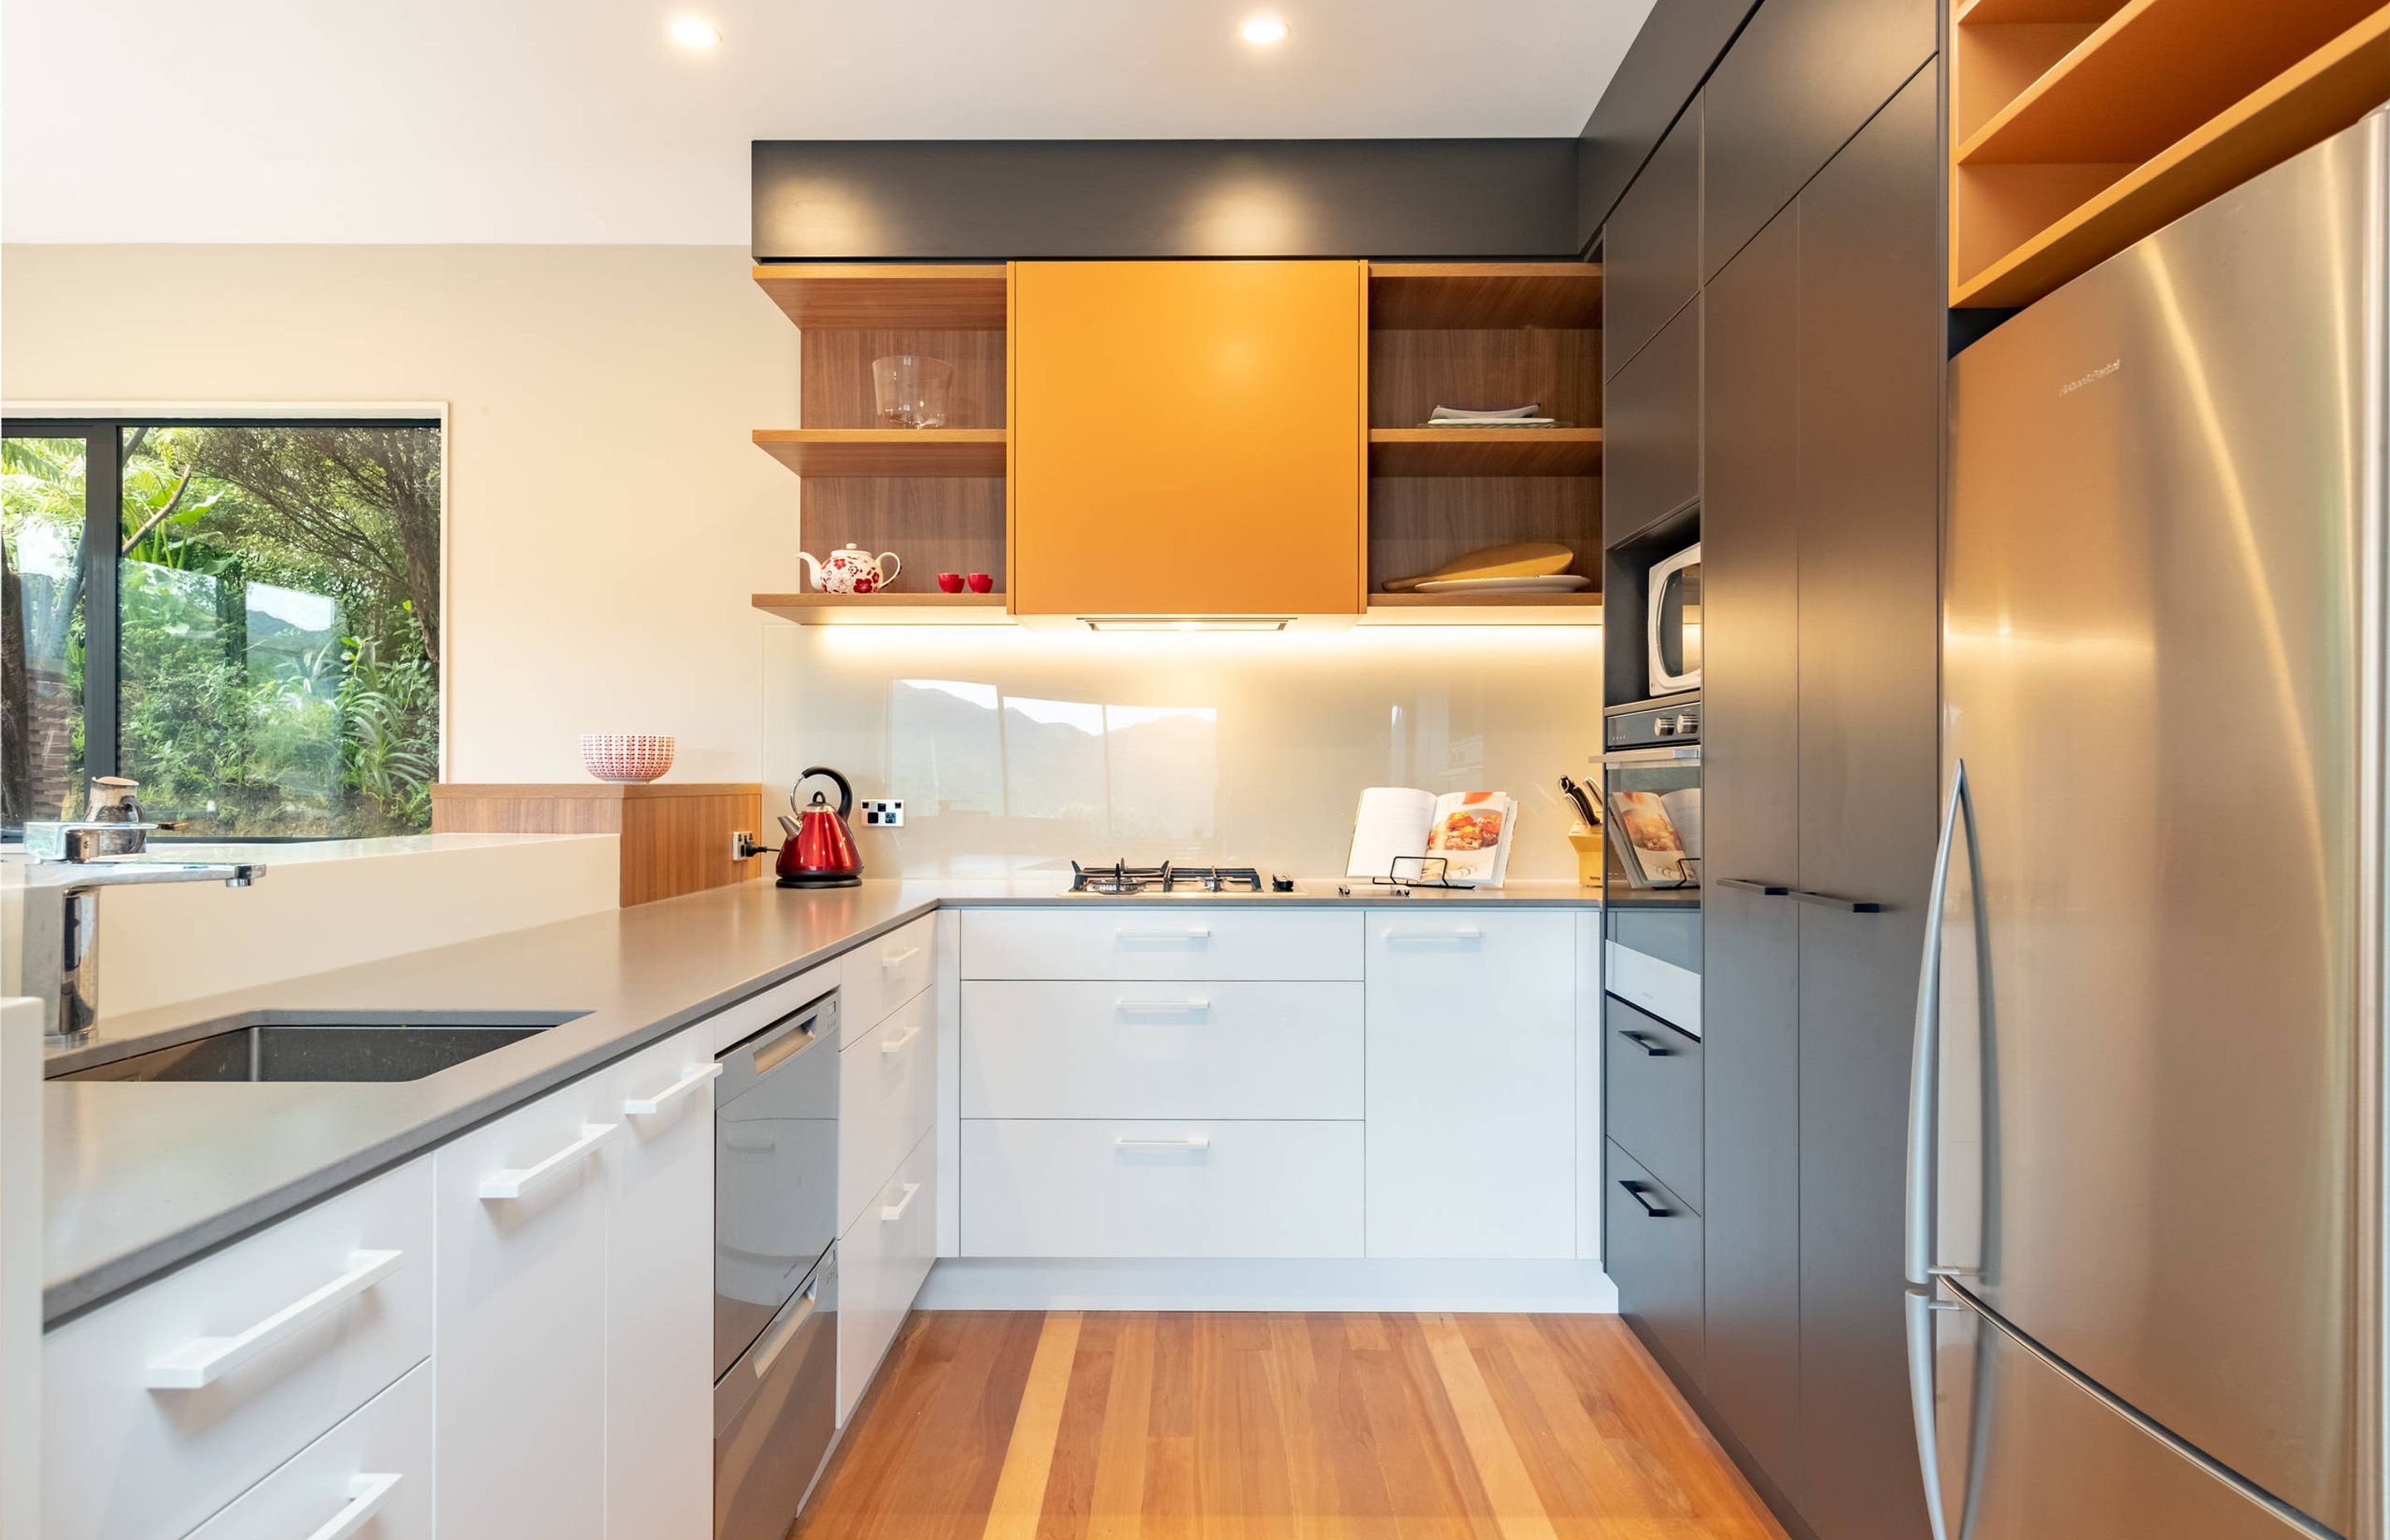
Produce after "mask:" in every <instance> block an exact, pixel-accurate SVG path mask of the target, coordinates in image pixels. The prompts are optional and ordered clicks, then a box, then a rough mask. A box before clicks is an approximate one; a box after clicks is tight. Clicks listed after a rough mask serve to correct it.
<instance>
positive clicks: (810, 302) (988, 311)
mask: <svg viewBox="0 0 2390 1540" xmlns="http://www.w3.org/2000/svg"><path fill="white" fill-rule="evenodd" d="M754 274H755V282H756V283H757V284H758V285H759V286H761V287H762V289H763V290H764V292H765V293H766V294H769V295H770V296H771V297H772V302H773V303H774V304H776V305H778V306H779V307H780V310H781V313H782V314H785V315H787V316H788V318H789V319H790V320H791V321H793V322H795V323H796V324H797V326H799V327H802V328H803V329H804V330H807V331H812V330H815V329H816V328H820V329H823V330H839V331H1002V330H1003V329H1004V314H1005V287H1004V264H1003V263H978V264H963V263H956V264H949V265H944V266H923V265H897V264H894V263H763V264H759V265H758V266H757V267H756V268H755V269H754Z"/></svg>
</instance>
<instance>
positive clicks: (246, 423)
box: [0, 401, 452, 844]
mask: <svg viewBox="0 0 2390 1540" xmlns="http://www.w3.org/2000/svg"><path fill="white" fill-rule="evenodd" d="M299 426H305V427H313V428H434V429H437V430H439V433H440V558H439V559H440V574H439V581H440V615H441V626H442V635H441V661H440V733H439V740H440V741H439V750H438V754H437V758H436V766H435V769H434V771H433V777H434V779H435V780H438V781H444V780H446V779H448V724H449V721H450V714H449V713H450V710H451V704H452V703H451V701H450V699H449V671H448V661H447V659H448V634H449V630H450V628H449V624H448V622H449V608H448V511H449V497H448V475H449V461H448V444H449V429H450V425H449V409H448V404H447V403H446V402H444V401H443V402H369V403H346V402H341V403H311V402H282V403H245V404H221V403H218V404H177V403H172V402H143V403H138V404H129V405H128V404H95V403H89V402H0V438H59V439H71V438H80V439H82V440H83V443H84V541H83V553H84V573H83V603H84V692H83V693H84V699H83V728H84V778H85V779H86V780H88V779H90V778H91V777H93V776H115V775H121V774H122V743H121V742H120V741H119V736H118V735H119V731H120V728H121V727H122V721H121V715H120V713H121V708H122V699H123V697H122V683H123V681H122V676H121V673H120V670H121V665H122V652H121V649H120V642H121V640H122V637H121V626H122V612H121V610H120V600H121V595H120V593H119V588H118V574H119V573H120V572H121V571H122V560H123V555H122V550H121V549H120V546H121V545H122V534H123V519H124V466H123V445H124V439H123V432H124V430H126V429H128V428H287V427H299ZM103 472H104V473H105V477H106V480H105V481H102V474H103ZM102 485H105V486H106V487H108V488H109V489H110V492H109V494H107V495H104V496H102V497H98V498H95V497H94V496H93V489H94V488H95V487H98V486H102ZM95 526H98V527H99V528H101V529H104V530H105V531H106V533H107V538H106V539H104V540H99V539H94V538H92V535H93V533H95ZM103 644H104V645H103ZM102 685H105V687H106V688H105V689H104V690H103V689H102V688H101V686H102ZM21 833H22V831H21V830H18V829H14V828H11V829H7V830H5V831H0V840H5V841H11V842H13V841H16V840H17V839H19V838H21ZM178 838H183V839H186V840H187V841H195V842H198V843H201V844H225V843H238V844H306V843H315V842H320V841H326V840H339V839H345V838H348V836H345V835H337V834H331V835H327V834H272V835H244V836H241V837H240V838H239V839H238V840H237V841H227V840H226V839H225V837H223V836H221V835H199V836H190V837H177V836H173V835H160V836H157V837H156V839H155V840H153V841H152V842H153V843H159V842H168V843H171V842H173V841H176V840H177V839H178Z"/></svg>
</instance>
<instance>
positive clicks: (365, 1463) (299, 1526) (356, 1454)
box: [190, 1364, 433, 1540]
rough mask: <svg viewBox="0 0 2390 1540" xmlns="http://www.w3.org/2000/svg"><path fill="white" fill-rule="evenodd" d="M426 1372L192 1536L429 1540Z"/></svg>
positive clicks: (204, 1539) (416, 1371)
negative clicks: (320, 1536)
mask: <svg viewBox="0 0 2390 1540" xmlns="http://www.w3.org/2000/svg"><path fill="white" fill-rule="evenodd" d="M431 1380H432V1371H431V1366H430V1365H429V1364H420V1365H418V1366H417V1367H415V1368H413V1369H412V1370H410V1371H408V1373H407V1375H406V1377H405V1379H403V1380H400V1381H399V1382H398V1383H397V1384H395V1385H392V1387H391V1388H390V1389H388V1390H386V1391H384V1392H381V1394H379V1395H378V1396H376V1397H374V1398H373V1400H371V1401H369V1402H367V1403H366V1405H365V1406H364V1407H362V1408H361V1409H359V1410H358V1411H356V1412H353V1413H352V1414H351V1415H350V1416H349V1417H348V1418H347V1419H346V1420H344V1421H342V1422H341V1424H340V1425H339V1426H338V1427H336V1428H334V1429H333V1430H332V1431H330V1432H328V1433H326V1434H325V1435H324V1436H323V1437H321V1438H319V1439H317V1440H316V1441H315V1443H313V1444H309V1445H308V1446H307V1447H306V1448H304V1449H302V1450H301V1451H300V1452H299V1454H298V1455H297V1456H295V1457H292V1458H291V1459H290V1460H289V1462H288V1463H286V1464H284V1465H283V1466H282V1468H281V1469H278V1470H276V1471H275V1472H274V1473H273V1474H272V1475H270V1476H268V1477H266V1478H265V1479H264V1480H263V1481H262V1482H258V1483H257V1484H256V1485H255V1486H252V1487H251V1488H250V1489H249V1490H248V1491H247V1492H245V1493H242V1494H241V1495H240V1496H239V1497H238V1498H236V1499H235V1500H234V1501H233V1502H232V1503H231V1504H230V1505H229V1506H228V1507H226V1508H224V1509H223V1511H221V1512H219V1513H218V1514H217V1515H216V1516H215V1517H214V1518H212V1519H211V1520H209V1521H207V1522H206V1523H204V1524H201V1525H200V1526H199V1528H198V1529H196V1530H194V1531H192V1532H191V1535H190V1540H300V1537H302V1536H304V1537H307V1540H313V1537H315V1536H318V1535H322V1536H328V1537H347V1536H354V1537H355V1540H431V1534H432V1528H431V1494H432V1484H433V1483H432V1479H431V1472H432V1455H431V1410H432V1408H431V1403H432V1395H431Z"/></svg>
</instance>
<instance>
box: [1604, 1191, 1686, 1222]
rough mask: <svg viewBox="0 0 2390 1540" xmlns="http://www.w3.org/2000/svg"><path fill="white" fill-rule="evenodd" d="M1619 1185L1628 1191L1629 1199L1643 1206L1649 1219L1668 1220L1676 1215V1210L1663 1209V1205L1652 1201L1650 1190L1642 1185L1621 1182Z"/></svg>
mask: <svg viewBox="0 0 2390 1540" xmlns="http://www.w3.org/2000/svg"><path fill="white" fill-rule="evenodd" d="M1618 1185H1619V1186H1620V1187H1625V1189H1626V1196H1627V1197H1629V1198H1632V1199H1633V1200H1635V1201H1637V1202H1638V1203H1640V1204H1642V1205H1643V1213H1644V1214H1645V1215H1646V1216H1647V1217H1649V1218H1652V1219H1667V1218H1671V1217H1673V1216H1674V1215H1675V1214H1676V1212H1677V1211H1676V1210H1674V1209H1670V1208H1663V1207H1662V1206H1661V1205H1659V1204H1657V1203H1654V1202H1653V1201H1651V1198H1650V1196H1649V1191H1650V1189H1649V1188H1647V1187H1644V1185H1643V1184H1642V1183H1640V1182H1621V1183H1619V1184H1618Z"/></svg>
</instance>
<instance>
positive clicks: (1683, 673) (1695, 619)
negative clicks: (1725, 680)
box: [1646, 545, 1702, 695]
mask: <svg viewBox="0 0 2390 1540" xmlns="http://www.w3.org/2000/svg"><path fill="white" fill-rule="evenodd" d="M1649 610H1650V613H1649V622H1648V624H1649V628H1648V634H1647V636H1646V642H1647V645H1648V648H1649V652H1650V659H1649V661H1650V665H1651V693H1652V694H1653V695H1667V694H1671V693H1674V692H1675V691H1677V690H1691V689H1699V688H1701V684H1702V548H1701V546H1700V545H1689V546H1687V547H1686V548H1685V549H1683V550H1681V551H1678V552H1677V554H1676V555H1675V556H1672V557H1670V558H1668V559H1667V560H1665V561H1663V562H1661V563H1660V564H1659V565H1657V566H1655V567H1653V568H1652V569H1651V584H1650V606H1649Z"/></svg>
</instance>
